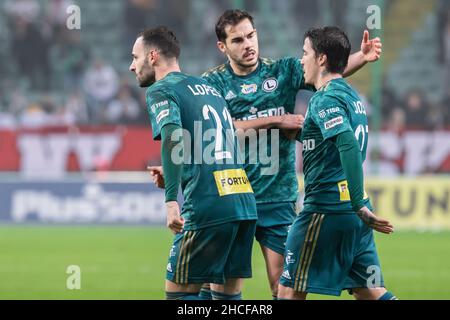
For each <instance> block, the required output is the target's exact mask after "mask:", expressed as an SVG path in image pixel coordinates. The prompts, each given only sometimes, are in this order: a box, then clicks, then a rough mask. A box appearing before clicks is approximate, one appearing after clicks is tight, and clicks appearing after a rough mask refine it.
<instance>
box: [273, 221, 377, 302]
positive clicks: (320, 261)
mask: <svg viewBox="0 0 450 320" xmlns="http://www.w3.org/2000/svg"><path fill="white" fill-rule="evenodd" d="M280 283H281V284H282V285H283V286H285V287H290V288H293V289H295V290H296V291H298V292H308V293H318V294H327V295H335V296H339V295H340V294H341V291H342V290H344V289H352V288H375V287H384V283H383V275H382V274H381V268H380V262H379V259H378V254H377V250H376V248H375V242H374V238H373V231H372V229H370V228H369V227H367V226H366V225H365V224H364V223H363V222H362V221H361V219H360V218H359V217H358V216H357V215H356V214H318V213H314V214H312V213H305V212H302V213H301V214H300V215H299V216H298V217H297V218H296V219H295V221H294V223H293V225H292V227H291V229H290V231H289V235H288V239H287V242H286V252H285V259H284V270H283V274H282V276H281V278H280Z"/></svg>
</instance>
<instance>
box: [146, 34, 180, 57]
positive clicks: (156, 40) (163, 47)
mask: <svg viewBox="0 0 450 320" xmlns="http://www.w3.org/2000/svg"><path fill="white" fill-rule="evenodd" d="M139 37H142V39H143V41H144V45H145V46H146V47H151V46H155V47H157V48H158V49H159V50H160V54H161V55H163V56H164V57H166V58H176V59H178V58H179V57H180V51H181V50H180V42H179V41H178V39H177V37H176V36H175V33H174V32H173V31H171V30H170V29H169V28H167V27H165V26H159V27H156V28H151V29H146V30H144V31H142V32H141V33H140V34H139Z"/></svg>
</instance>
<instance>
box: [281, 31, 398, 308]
mask: <svg viewBox="0 0 450 320" xmlns="http://www.w3.org/2000/svg"><path fill="white" fill-rule="evenodd" d="M350 49H351V46H350V42H349V40H348V38H347V36H346V35H345V33H344V32H342V31H341V30H340V29H339V28H336V27H325V28H319V29H311V30H310V31H308V32H307V33H306V35H305V41H304V46H303V58H302V60H301V63H302V65H303V70H304V77H305V83H306V84H310V85H313V86H314V87H315V88H317V91H316V93H315V94H314V95H313V97H312V98H311V100H310V102H309V105H308V110H307V114H306V118H305V122H304V124H303V129H302V132H301V136H300V141H301V142H302V144H303V171H304V179H305V199H304V208H303V211H302V212H301V214H300V215H299V216H297V217H296V218H295V221H294V223H293V224H292V227H291V229H290V231H289V235H288V238H287V242H286V252H285V262H284V271H283V274H282V276H281V279H280V286H279V298H281V299H305V298H306V295H307V293H318V294H327V295H340V294H341V291H342V290H344V289H348V290H351V292H353V295H354V297H355V298H356V299H372V300H375V299H381V300H392V299H395V297H394V296H393V295H392V294H391V293H389V292H388V291H387V290H386V289H385V288H384V283H383V277H382V274H381V269H380V263H379V260H378V255H377V251H376V248H375V242H374V238H373V229H374V230H376V231H378V232H382V233H385V234H390V233H392V232H393V227H392V225H391V224H390V223H389V221H387V220H384V219H381V218H379V217H377V216H375V215H374V214H373V213H372V208H371V205H370V201H369V199H368V196H367V194H366V193H365V192H364V179H363V166H362V164H363V161H364V159H365V157H366V148H367V141H368V132H369V131H368V122H367V116H366V110H365V108H364V105H363V104H362V102H361V99H360V98H359V97H358V94H357V93H356V92H355V90H354V89H353V88H352V87H351V86H349V85H348V84H347V82H346V81H345V80H344V79H343V78H342V74H343V72H344V70H345V67H346V66H347V61H348V56H349V54H350Z"/></svg>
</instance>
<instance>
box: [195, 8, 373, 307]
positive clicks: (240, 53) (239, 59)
mask: <svg viewBox="0 0 450 320" xmlns="http://www.w3.org/2000/svg"><path fill="white" fill-rule="evenodd" d="M216 34H217V38H218V43H217V45H218V48H219V50H220V51H221V52H223V53H224V54H225V55H226V56H227V58H228V62H227V63H225V64H223V65H220V66H218V67H216V68H213V69H211V70H210V71H208V72H206V73H205V74H204V75H203V77H204V79H206V80H207V81H208V82H209V83H210V84H211V85H213V86H214V87H215V88H216V89H217V90H219V92H220V93H221V94H222V95H223V96H224V97H225V100H227V102H228V109H229V111H230V114H231V116H232V117H233V118H234V119H235V121H234V125H235V127H236V129H238V130H237V131H238V132H239V131H244V134H243V136H244V137H246V136H247V135H248V134H252V133H255V132H256V134H255V136H257V137H258V139H259V140H258V141H257V143H253V144H249V145H248V147H249V148H250V149H252V148H256V147H259V148H261V147H263V148H264V147H266V151H267V154H272V155H275V156H273V157H272V159H274V161H276V162H278V166H276V167H277V168H278V170H276V171H273V170H267V169H268V165H267V164H264V163H262V161H257V162H251V161H249V160H250V159H251V152H252V151H251V150H250V151H249V148H246V150H245V151H246V152H247V154H246V163H245V166H244V167H245V170H246V172H247V175H248V177H249V179H250V182H251V184H252V187H253V190H254V192H255V197H256V202H257V209H258V222H257V229H256V240H257V241H258V242H259V243H260V245H261V249H262V253H263V256H264V259H265V262H266V268H267V274H268V279H269V284H270V288H271V291H272V295H273V297H274V298H275V297H276V296H277V290H278V280H279V278H280V275H281V273H282V272H283V253H284V249H285V242H286V237H287V233H288V229H289V226H290V225H291V224H292V222H293V220H294V218H295V216H296V211H295V202H296V200H297V197H298V184H297V176H296V171H295V141H294V140H290V139H289V138H292V132H295V131H296V130H298V129H299V128H300V127H301V126H302V123H303V117H302V116H301V115H293V113H294V108H295V99H296V95H297V92H298V91H299V90H300V89H307V90H313V89H314V88H313V86H311V85H308V84H306V83H305V79H304V72H303V67H302V65H301V64H300V60H299V59H298V58H294V57H288V58H282V59H279V60H270V59H263V58H260V57H259V46H258V37H257V31H256V29H255V27H254V23H253V17H252V16H251V15H250V14H248V13H247V12H245V11H241V10H228V11H226V12H225V13H224V14H223V15H222V16H221V17H220V18H219V20H218V22H217V24H216ZM380 54H381V42H380V40H379V39H378V38H376V39H373V40H369V34H368V32H367V31H366V32H365V33H364V37H363V41H362V44H361V51H359V52H357V53H355V54H353V55H351V57H350V58H349V61H348V66H347V68H346V70H345V72H344V75H346V76H348V75H350V74H352V73H353V72H355V71H357V70H358V69H359V68H361V67H362V66H363V65H364V64H365V63H366V62H370V61H375V60H377V59H378V58H379V56H380ZM265 129H269V130H268V131H265ZM273 129H275V130H273ZM278 129H281V132H282V134H281V135H279V131H278ZM263 134H264V135H265V138H266V139H267V144H266V145H264V144H265V142H264V140H262V139H260V138H261V136H263ZM274 142H277V143H278V145H277V146H276V150H274V149H273V148H272V145H273V143H274ZM253 153H255V152H253ZM258 160H260V159H258Z"/></svg>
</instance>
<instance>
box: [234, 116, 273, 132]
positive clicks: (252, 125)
mask: <svg viewBox="0 0 450 320" xmlns="http://www.w3.org/2000/svg"><path fill="white" fill-rule="evenodd" d="M279 123H280V118H279V117H278V116H274V117H263V118H258V119H254V120H237V121H236V120H235V121H233V124H234V127H235V128H236V129H240V130H243V131H244V132H245V131H246V130H249V129H254V130H259V129H271V128H274V127H276V126H277V125H278V124H279Z"/></svg>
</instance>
